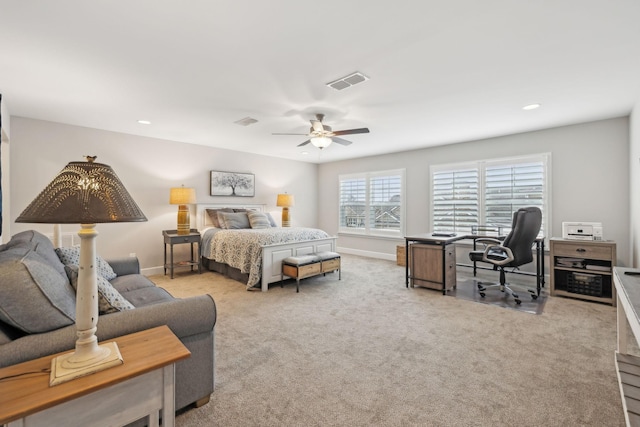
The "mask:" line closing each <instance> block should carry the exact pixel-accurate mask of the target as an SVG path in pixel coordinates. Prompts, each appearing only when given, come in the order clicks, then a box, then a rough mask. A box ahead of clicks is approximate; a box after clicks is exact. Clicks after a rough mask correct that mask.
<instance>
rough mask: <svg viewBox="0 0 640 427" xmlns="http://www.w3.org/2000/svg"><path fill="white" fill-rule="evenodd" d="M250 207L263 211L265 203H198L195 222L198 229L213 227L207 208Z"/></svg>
mask: <svg viewBox="0 0 640 427" xmlns="http://www.w3.org/2000/svg"><path fill="white" fill-rule="evenodd" d="M222 208H231V209H252V210H254V211H258V212H265V208H266V205H264V204H255V203H254V204H251V203H238V204H235V203H198V204H197V205H196V224H197V225H198V230H200V231H202V230H204V229H205V228H207V227H213V224H212V223H211V219H210V218H209V215H207V211H206V210H207V209H222Z"/></svg>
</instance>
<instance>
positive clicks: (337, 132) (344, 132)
mask: <svg viewBox="0 0 640 427" xmlns="http://www.w3.org/2000/svg"><path fill="white" fill-rule="evenodd" d="M356 133H369V129H368V128H359V129H347V130H334V131H333V134H334V135H353V134H356Z"/></svg>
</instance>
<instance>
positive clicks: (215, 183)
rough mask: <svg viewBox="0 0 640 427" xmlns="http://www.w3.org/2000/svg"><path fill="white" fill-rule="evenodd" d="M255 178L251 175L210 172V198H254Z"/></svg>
mask: <svg viewBox="0 0 640 427" xmlns="http://www.w3.org/2000/svg"><path fill="white" fill-rule="evenodd" d="M255 186H256V178H255V175H254V174H252V173H239V172H221V171H211V195H212V196H237V197H253V196H255Z"/></svg>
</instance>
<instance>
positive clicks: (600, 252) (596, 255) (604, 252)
mask: <svg viewBox="0 0 640 427" xmlns="http://www.w3.org/2000/svg"><path fill="white" fill-rule="evenodd" d="M553 255H554V256H566V257H573V258H588V259H603V260H610V259H611V255H612V252H611V247H610V246H602V245H589V244H584V243H580V242H575V243H573V242H571V243H568V242H562V243H557V242H556V243H555V244H554V246H553Z"/></svg>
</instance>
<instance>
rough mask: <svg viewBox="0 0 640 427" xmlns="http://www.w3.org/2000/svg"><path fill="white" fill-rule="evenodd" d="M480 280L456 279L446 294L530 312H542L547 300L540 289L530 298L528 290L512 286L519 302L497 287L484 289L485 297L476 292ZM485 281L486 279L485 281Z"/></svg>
mask: <svg viewBox="0 0 640 427" xmlns="http://www.w3.org/2000/svg"><path fill="white" fill-rule="evenodd" d="M480 281H481V280H478V279H466V280H461V281H458V283H457V287H456V289H454V290H452V291H449V292H448V293H447V295H451V296H455V297H456V298H460V299H463V300H467V301H474V302H479V303H481V304H490V305H497V306H499V307H503V308H511V309H513V310H517V311H523V312H525V313H531V314H542V311H543V310H544V304H545V302H546V301H547V295H546V294H545V293H544V291H542V292H541V293H540V296H539V297H538V299H535V300H534V299H533V298H531V295H529V292H527V291H526V290H521V289H520V288H519V287H518V288H516V287H515V286H514V288H513V289H514V290H515V291H516V293H517V294H518V296H519V297H520V300H521V301H522V303H521V304H519V305H518V304H516V302H515V300H514V299H513V296H511V295H509V294H507V293H506V292H500V289H499V288H489V289H487V290H486V291H485V297H484V298H483V297H481V296H480V293H479V292H478V285H477V283H478V282H480ZM485 282H486V281H485Z"/></svg>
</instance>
